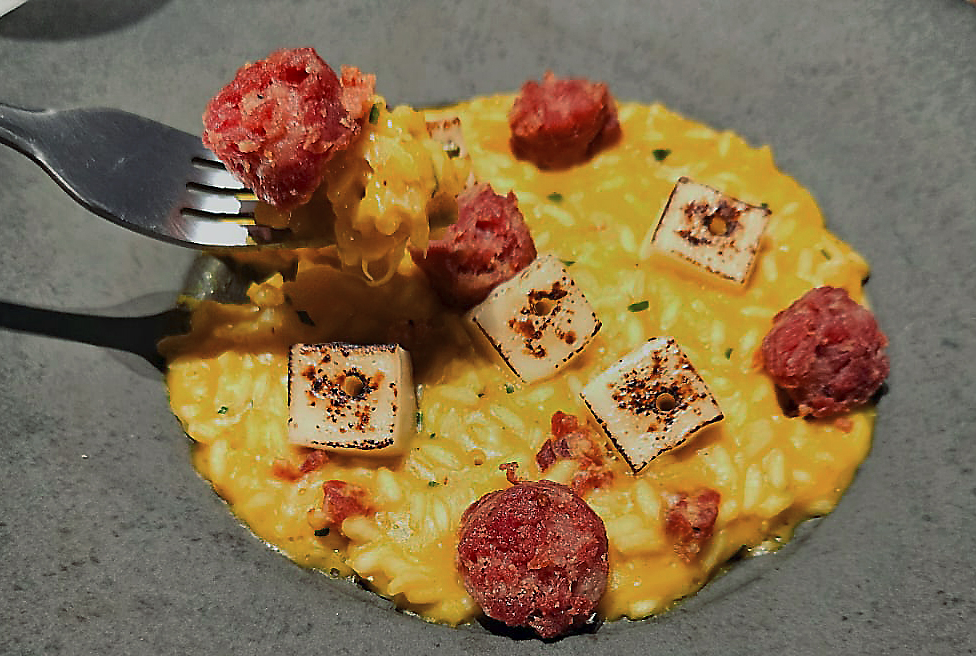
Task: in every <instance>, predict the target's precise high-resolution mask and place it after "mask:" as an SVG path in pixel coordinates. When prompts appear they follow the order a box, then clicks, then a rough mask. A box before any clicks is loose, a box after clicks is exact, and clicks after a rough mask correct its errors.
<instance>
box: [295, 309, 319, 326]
mask: <svg viewBox="0 0 976 656" xmlns="http://www.w3.org/2000/svg"><path fill="white" fill-rule="evenodd" d="M295 312H296V313H297V314H298V320H299V321H301V322H302V323H303V324H305V325H306V326H314V325H315V322H314V321H312V317H310V316H309V314H308V312H306V311H305V310H295Z"/></svg>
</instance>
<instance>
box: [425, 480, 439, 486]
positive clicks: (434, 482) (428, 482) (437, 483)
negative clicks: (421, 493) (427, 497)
mask: <svg viewBox="0 0 976 656" xmlns="http://www.w3.org/2000/svg"><path fill="white" fill-rule="evenodd" d="M438 485H440V481H427V487H437V486H438Z"/></svg>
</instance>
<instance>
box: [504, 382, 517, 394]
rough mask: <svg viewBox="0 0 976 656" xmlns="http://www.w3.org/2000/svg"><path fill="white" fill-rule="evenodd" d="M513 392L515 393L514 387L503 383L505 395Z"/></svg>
mask: <svg viewBox="0 0 976 656" xmlns="http://www.w3.org/2000/svg"><path fill="white" fill-rule="evenodd" d="M514 391H515V385H512V384H511V383H505V393H506V394H511V393H512V392H514Z"/></svg>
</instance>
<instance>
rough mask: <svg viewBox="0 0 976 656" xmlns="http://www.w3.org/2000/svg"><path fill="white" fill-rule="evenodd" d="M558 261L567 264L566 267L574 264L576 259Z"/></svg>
mask: <svg viewBox="0 0 976 656" xmlns="http://www.w3.org/2000/svg"><path fill="white" fill-rule="evenodd" d="M559 261H560V262H562V263H563V264H564V265H565V266H568V267H571V266H573V265H574V264H576V260H559Z"/></svg>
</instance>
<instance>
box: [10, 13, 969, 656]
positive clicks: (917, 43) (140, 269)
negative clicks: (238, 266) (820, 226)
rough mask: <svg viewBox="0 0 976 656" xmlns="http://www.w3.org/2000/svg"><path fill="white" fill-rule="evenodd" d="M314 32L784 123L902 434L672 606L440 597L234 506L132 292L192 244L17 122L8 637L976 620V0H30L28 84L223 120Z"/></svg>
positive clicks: (362, 644)
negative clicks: (369, 573)
mask: <svg viewBox="0 0 976 656" xmlns="http://www.w3.org/2000/svg"><path fill="white" fill-rule="evenodd" d="M286 45H313V46H315V47H316V48H317V49H318V50H319V51H320V52H321V53H322V54H323V56H325V57H326V58H327V59H328V60H329V61H331V62H333V63H335V64H340V63H355V64H357V65H359V66H360V67H362V68H363V69H365V70H369V71H375V72H376V73H377V75H378V78H379V83H380V86H381V89H382V91H383V92H384V93H385V94H386V96H387V97H388V98H389V99H390V100H391V101H395V102H409V103H415V104H426V103H433V102H438V101H442V100H445V99H453V98H463V97H467V96H470V95H472V94H477V93H489V92H495V91H502V90H513V89H515V88H517V86H518V85H520V84H521V82H522V81H523V80H524V79H525V78H527V77H530V76H532V77H538V76H539V75H540V74H541V73H542V72H543V71H544V70H545V69H546V68H552V69H554V70H556V71H559V72H562V73H571V74H574V75H581V76H588V77H593V78H600V79H606V80H608V81H609V82H610V84H611V87H612V89H613V91H614V92H615V94H616V95H617V96H618V97H620V98H625V99H640V100H645V101H652V100H660V101H663V102H665V103H666V104H668V105H670V106H672V107H673V108H675V109H677V110H679V111H681V112H684V113H686V114H689V115H691V116H693V117H695V118H697V119H699V120H703V121H705V122H707V123H710V124H712V125H714V126H718V127H722V128H731V129H733V130H735V131H737V132H739V133H741V134H743V135H744V136H745V137H746V138H747V139H749V140H750V141H751V142H753V143H755V144H761V143H770V144H772V146H773V148H774V151H775V153H776V156H777V161H778V162H779V164H780V166H781V167H782V168H783V169H784V170H786V171H788V172H790V173H791V174H793V175H794V176H795V177H797V178H798V179H799V180H800V181H801V182H802V183H803V184H804V185H806V186H807V187H808V188H810V189H811V190H812V192H813V193H814V195H815V196H816V198H817V199H818V200H819V202H820V203H821V205H822V207H823V210H824V212H825V214H826V216H827V218H828V221H829V224H830V226H831V227H832V228H833V229H834V230H835V231H836V232H837V233H838V234H839V235H840V236H841V237H842V238H844V239H846V240H847V241H849V242H851V243H852V244H853V245H854V246H855V247H856V248H858V249H859V250H860V251H861V252H863V253H864V254H865V255H866V256H867V257H868V259H869V260H870V261H871V262H872V263H873V275H872V279H871V282H870V285H869V292H870V295H871V297H872V299H873V303H874V306H875V309H876V311H877V315H878V317H879V319H880V321H881V323H882V326H883V327H884V329H885V330H886V331H887V333H888V335H889V337H890V339H891V351H890V352H891V357H892V361H893V368H892V373H891V377H890V379H889V384H890V391H889V393H888V394H887V396H885V397H884V398H883V400H882V401H881V403H880V419H879V421H878V424H877V432H876V441H875V443H874V448H873V451H872V453H871V455H870V457H869V458H868V460H867V462H866V463H865V464H864V466H863V467H862V468H861V470H860V473H859V474H858V476H857V479H856V480H855V482H854V484H853V486H852V487H851V488H850V490H849V492H848V493H847V494H846V496H845V497H844V499H843V500H842V502H841V504H840V506H839V508H838V509H837V511H836V512H835V513H833V514H832V515H830V516H828V517H827V518H826V519H824V520H822V521H820V522H819V525H818V526H816V527H814V529H813V530H806V531H804V534H803V537H802V538H801V539H800V540H798V541H795V542H794V543H791V544H790V545H789V546H787V547H786V548H785V549H783V550H782V551H781V552H779V553H777V554H774V555H772V556H767V557H764V558H760V559H755V560H752V561H749V562H745V563H742V564H741V565H740V566H738V567H736V568H735V569H733V571H732V572H731V573H730V574H728V575H727V576H725V577H723V578H721V579H719V580H717V581H715V582H713V583H712V584H711V585H710V586H709V587H707V588H706V589H705V591H704V592H703V593H701V594H700V595H698V596H697V597H695V598H693V599H692V600H690V601H688V602H687V603H685V604H684V605H682V606H681V607H680V608H678V609H677V610H675V611H674V612H672V613H669V614H667V615H664V616H662V617H659V618H656V619H653V620H650V621H645V622H639V623H612V624H608V625H606V626H604V627H602V628H601V629H600V630H599V631H598V632H597V633H595V634H592V635H581V636H574V637H570V638H568V639H565V640H562V641H560V642H557V643H555V644H544V643H541V642H538V641H518V642H516V641H512V640H510V639H509V638H505V637H500V636H494V635H490V634H488V633H486V632H485V631H484V630H482V629H481V628H479V627H467V628H462V629H459V630H457V629H449V628H446V627H442V626H434V625H429V624H425V623H423V622H421V621H419V620H417V619H415V618H413V617H409V616H406V615H402V614H399V613H397V612H395V611H393V610H391V608H390V607H389V605H388V604H387V603H385V602H383V601H382V600H380V599H378V598H376V597H373V596H371V595H369V594H366V593H364V592H362V591H360V590H357V589H355V588H354V587H352V586H347V585H339V584H337V583H336V582H334V581H330V580H328V579H326V578H325V577H322V576H319V575H316V574H315V573H313V572H309V571H305V570H302V569H300V568H299V567H296V566H294V565H293V564H291V563H290V562H289V561H287V560H286V559H284V558H282V557H280V556H278V555H277V554H275V553H274V552H272V551H270V550H269V549H267V548H266V547H265V546H264V545H263V544H262V543H260V542H259V541H258V540H257V539H255V538H254V537H253V536H252V535H251V534H250V533H249V532H248V531H247V530H246V529H245V528H243V527H241V526H240V525H239V524H238V523H237V522H236V521H235V520H234V519H233V517H231V516H230V515H229V513H228V512H227V511H226V509H225V508H224V506H223V504H222V502H220V501H219V500H218V499H217V497H216V496H215V495H214V494H213V493H212V492H211V491H210V489H209V487H208V485H207V484H206V483H205V482H204V481H202V480H201V479H200V478H199V477H198V476H197V475H196V473H195V472H194V471H193V469H192V468H191V466H190V464H189V459H188V454H189V444H188V440H187V439H186V438H185V437H184V436H183V434H182V433H181V431H180V429H179V426H178V424H177V422H176V420H175V419H173V418H172V416H171V415H170V413H169V410H168V407H167V401H166V395H165V390H164V388H163V385H162V382H161V377H160V374H159V373H158V372H157V371H156V370H155V369H154V368H153V367H152V366H151V365H150V364H149V363H148V362H147V361H146V360H145V359H144V358H142V357H140V356H139V355H135V354H133V352H136V353H139V352H142V353H148V352H149V351H148V350H147V349H148V346H147V345H148V344H149V342H148V341H146V339H147V336H149V335H151V333H152V330H153V329H155V328H156V327H158V326H159V325H161V323H160V322H162V321H164V320H165V318H166V316H165V315H163V316H162V317H156V318H155V319H143V320H137V319H133V318H132V317H147V316H149V317H151V316H152V315H155V314H157V313H160V312H164V311H165V310H167V309H168V308H170V307H171V306H172V304H173V301H174V297H175V293H176V291H177V290H178V289H179V288H180V285H181V284H182V278H183V275H184V273H185V271H186V269H187V267H188V265H189V262H190V260H191V257H192V254H191V253H188V252H186V251H183V250H180V249H178V248H176V247H172V246H168V245H165V244H161V243H156V242H153V241H151V240H149V239H146V238H143V237H139V236H137V235H135V234H132V233H128V232H126V231H124V230H122V229H120V228H117V227H115V226H114V225H111V224H109V223H107V222H105V221H101V220H99V219H97V218H95V217H93V216H91V215H89V214H87V213H86V212H85V211H84V210H82V209H81V208H80V207H78V206H77V205H75V204H74V203H73V202H72V201H71V200H69V199H68V197H67V196H65V195H64V194H63V193H62V192H61V191H60V190H59V189H58V187H57V186H56V185H55V184H54V183H53V182H51V181H50V180H49V179H48V178H47V177H46V176H45V175H44V174H43V173H42V172H41V171H40V170H39V169H37V168H36V167H35V166H33V165H32V164H31V163H30V162H29V161H28V160H26V159H25V158H23V157H22V156H20V155H19V154H17V153H14V152H13V151H10V150H6V149H0V280H2V281H3V284H2V289H0V299H2V300H3V301H4V302H5V303H4V304H3V305H0V325H2V328H0V389H2V390H3V391H2V394H0V418H2V421H0V652H2V653H4V654H7V653H10V654H19V653H38V654H53V653H72V654H73V653H79V654H80V653H101V654H136V653H163V654H183V653H209V654H231V653H246V654H250V653H254V654H265V653H283V654H292V655H295V656H298V655H300V654H320V653H330V654H386V653H400V652H406V653H416V654H423V653H431V654H462V653H485V654H506V655H507V654H511V653H519V654H521V653H526V654H543V653H545V654H549V653H552V654H583V653H616V654H638V653H640V654H651V653H653V654H656V653H661V654H664V653H668V654H672V653H696V654H732V653H765V652H779V653H791V654H815V653H851V654H856V653H872V654H873V653H938V654H959V653H965V652H966V651H967V650H972V649H973V648H976V640H974V637H973V631H972V629H971V628H970V627H971V625H972V621H973V618H974V617H976V574H974V572H976V549H974V547H973V543H974V541H976V476H974V469H976V446H974V437H976V436H974V427H976V398H974V395H973V392H972V387H971V381H972V380H973V379H974V377H976V364H974V363H976V283H974V281H976V265H974V251H976V248H974V247H976V222H974V210H973V207H974V205H973V200H972V199H973V196H972V193H973V190H976V143H974V141H976V140H974V137H973V135H974V131H973V122H972V116H973V108H974V107H976V7H972V6H970V5H969V4H967V3H965V2H962V0H929V1H927V2H907V1H906V0H875V1H871V2H865V1H861V2H855V1H853V0H820V1H818V2H808V1H805V0H726V1H724V2H721V3H719V2H705V1H704V0H689V1H687V2H670V1H667V0H647V1H645V2H616V1H615V0H611V1H610V2H602V3H591V2H583V1H574V2H569V1H559V0H547V1H541V0H536V1H532V2H524V3H511V2H505V3H488V2H456V1H454V2H444V3H438V2H416V3H408V2H401V3H392V2H390V3H383V2H376V1H374V0H355V1H354V2H328V3H326V2H320V1H319V0H291V1H290V2H266V1H264V0H195V1H194V0H170V1H168V2H167V1H164V0H157V1H155V2H152V1H149V0H104V1H102V2H97V3H96V2H88V1H87V0H32V1H31V2H29V3H27V4H26V5H24V6H22V7H20V8H19V9H17V10H15V11H14V12H13V13H11V14H9V15H8V16H5V17H3V18H2V19H0V100H2V101H5V102H8V103H11V104H17V105H23V106H52V107H68V106H90V105H108V106H115V107H119V108H122V109H126V110H130V111H133V112H136V113H140V114H144V115H146V116H149V117H152V118H155V119H158V120H161V121H163V122H166V123H169V124H171V125H174V126H177V127H180V128H183V129H186V130H190V131H198V130H199V116H200V113H201V110H202V108H203V106H204V104H205V103H206V101H207V99H208V98H209V96H210V95H211V94H213V93H214V92H215V90H216V89H217V88H219V87H220V86H221V85H222V84H224V83H225V82H226V81H227V80H229V79H230V77H231V75H232V74H233V72H234V71H235V70H236V68H237V67H238V66H239V65H240V64H242V63H243V62H244V61H245V60H249V59H255V58H258V57H262V56H264V55H265V54H267V53H268V52H270V51H271V50H273V49H276V48H278V47H282V46H286ZM31 308H44V309H48V310H56V312H53V313H43V312H36V311H34V310H33V309H31ZM70 313H74V314H70ZM91 315H94V316H91ZM111 317H129V319H123V320H118V319H111ZM50 335H59V336H61V337H62V338H57V337H51V336H50ZM63 338H67V339H63ZM84 342H87V343H84ZM92 344H101V345H103V346H95V345H92ZM104 345H110V346H114V347H116V348H111V347H106V346H104Z"/></svg>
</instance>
